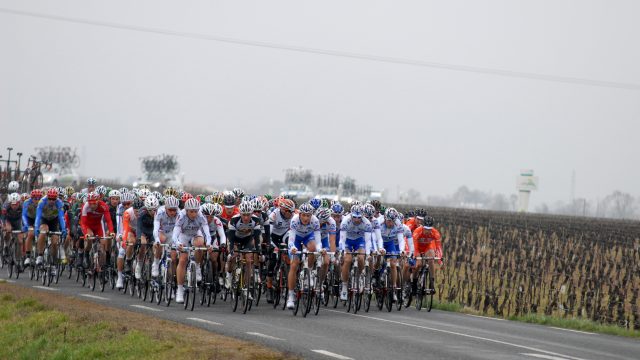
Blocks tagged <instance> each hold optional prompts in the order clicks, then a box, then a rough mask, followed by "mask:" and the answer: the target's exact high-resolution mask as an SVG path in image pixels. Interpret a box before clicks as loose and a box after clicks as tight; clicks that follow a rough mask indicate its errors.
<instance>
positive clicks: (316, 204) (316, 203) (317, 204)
mask: <svg viewBox="0 0 640 360" xmlns="http://www.w3.org/2000/svg"><path fill="white" fill-rule="evenodd" d="M309 205H311V206H313V209H314V210H315V209H317V208H319V207H320V205H322V200H320V199H318V198H313V199H311V200H309Z"/></svg>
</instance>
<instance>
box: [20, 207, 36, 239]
mask: <svg viewBox="0 0 640 360" xmlns="http://www.w3.org/2000/svg"><path fill="white" fill-rule="evenodd" d="M37 210H38V203H37V202H36V201H33V199H27V201H25V202H24V203H23V204H22V231H24V232H27V231H28V230H29V226H33V225H34V224H35V223H36V212H37Z"/></svg>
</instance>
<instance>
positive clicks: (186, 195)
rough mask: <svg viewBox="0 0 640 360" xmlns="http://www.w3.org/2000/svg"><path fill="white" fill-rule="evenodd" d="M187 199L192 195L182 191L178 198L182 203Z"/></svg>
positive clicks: (191, 197)
mask: <svg viewBox="0 0 640 360" xmlns="http://www.w3.org/2000/svg"><path fill="white" fill-rule="evenodd" d="M189 199H193V195H191V194H189V193H188V192H184V193H182V196H181V197H180V200H181V201H182V202H183V203H186V202H187V201H188V200H189Z"/></svg>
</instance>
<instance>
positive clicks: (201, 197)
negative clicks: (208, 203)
mask: <svg viewBox="0 0 640 360" xmlns="http://www.w3.org/2000/svg"><path fill="white" fill-rule="evenodd" d="M195 198H196V199H198V201H199V202H200V204H203V203H204V202H205V201H204V198H205V195H204V194H198V195H196V196H195Z"/></svg>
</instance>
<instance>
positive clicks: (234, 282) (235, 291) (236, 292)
mask: <svg viewBox="0 0 640 360" xmlns="http://www.w3.org/2000/svg"><path fill="white" fill-rule="evenodd" d="M237 266H238V264H237V261H236V267H237ZM236 270H237V269H234V270H233V273H232V274H231V309H233V312H236V310H238V304H239V303H240V292H241V286H240V275H237V271H236Z"/></svg>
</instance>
